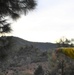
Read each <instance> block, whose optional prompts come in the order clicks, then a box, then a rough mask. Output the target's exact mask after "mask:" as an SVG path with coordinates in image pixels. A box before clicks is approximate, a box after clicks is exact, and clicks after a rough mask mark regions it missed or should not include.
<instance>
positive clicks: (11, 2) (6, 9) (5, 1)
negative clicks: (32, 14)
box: [0, 0, 36, 33]
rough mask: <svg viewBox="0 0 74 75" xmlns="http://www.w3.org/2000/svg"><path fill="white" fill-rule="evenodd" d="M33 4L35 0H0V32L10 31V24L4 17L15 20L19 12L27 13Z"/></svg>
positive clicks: (33, 6) (32, 7)
mask: <svg viewBox="0 0 74 75" xmlns="http://www.w3.org/2000/svg"><path fill="white" fill-rule="evenodd" d="M35 6H36V1H35V0H0V33H8V32H10V31H11V28H10V24H9V23H8V22H7V19H5V17H10V18H12V19H13V20H16V19H18V18H19V17H20V14H22V13H23V14H27V12H28V11H30V10H33V9H34V8H35Z"/></svg>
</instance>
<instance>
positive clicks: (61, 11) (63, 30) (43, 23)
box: [12, 0, 74, 42]
mask: <svg viewBox="0 0 74 75" xmlns="http://www.w3.org/2000/svg"><path fill="white" fill-rule="evenodd" d="M37 4H38V5H37V7H36V9H35V10H34V11H31V12H29V13H28V14H27V15H26V16H23V15H22V17H21V18H20V19H19V20H17V21H16V22H14V23H13V24H12V28H13V32H12V35H14V36H17V37H20V38H23V39H25V40H28V41H36V42H55V41H56V40H57V39H59V38H61V37H63V36H64V37H66V38H69V39H70V38H74V0H37Z"/></svg>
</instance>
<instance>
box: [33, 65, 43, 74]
mask: <svg viewBox="0 0 74 75" xmlns="http://www.w3.org/2000/svg"><path fill="white" fill-rule="evenodd" d="M34 75H44V70H43V68H42V66H41V65H39V66H38V68H37V69H36V70H35V72H34Z"/></svg>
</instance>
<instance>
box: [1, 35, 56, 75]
mask: <svg viewBox="0 0 74 75" xmlns="http://www.w3.org/2000/svg"><path fill="white" fill-rule="evenodd" d="M54 48H56V45H55V44H53V43H39V42H29V41H26V40H23V39H21V38H18V37H13V36H9V37H0V73H1V72H2V73H6V72H10V70H12V71H13V72H14V73H15V71H16V70H17V71H18V72H19V69H20V70H21V71H22V68H21V67H24V71H26V70H27V67H28V70H30V67H31V70H32V71H33V72H34V68H36V67H37V66H38V65H39V64H42V65H44V64H45V63H47V53H44V52H43V51H45V50H52V49H54ZM34 65H35V66H34ZM32 66H34V67H33V68H32ZM17 68H19V69H17ZM14 70H15V71H14ZM21 71H20V72H21ZM7 75H11V74H7Z"/></svg>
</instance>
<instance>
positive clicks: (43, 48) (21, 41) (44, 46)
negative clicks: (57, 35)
mask: <svg viewBox="0 0 74 75" xmlns="http://www.w3.org/2000/svg"><path fill="white" fill-rule="evenodd" d="M7 39H8V40H9V39H11V40H10V41H11V43H12V44H13V45H16V47H17V48H18V47H23V46H25V45H28V46H30V45H33V46H34V47H36V48H38V49H40V50H41V51H46V50H51V49H55V48H56V47H57V46H56V44H54V43H44V42H31V41H27V40H24V39H21V38H18V37H13V36H11V37H7Z"/></svg>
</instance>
